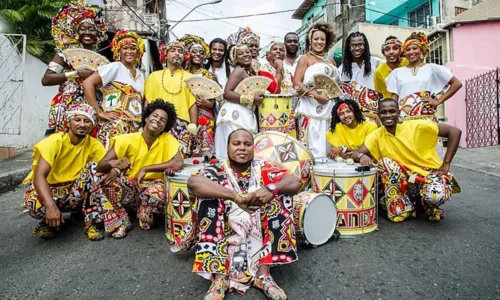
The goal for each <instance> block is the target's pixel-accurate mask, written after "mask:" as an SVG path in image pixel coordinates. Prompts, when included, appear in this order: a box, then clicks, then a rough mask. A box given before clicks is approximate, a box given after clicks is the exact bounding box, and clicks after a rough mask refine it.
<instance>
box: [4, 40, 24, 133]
mask: <svg viewBox="0 0 500 300" xmlns="http://www.w3.org/2000/svg"><path fill="white" fill-rule="evenodd" d="M25 60H26V35H24V34H0V70H1V71H0V134H14V135H19V134H21V105H22V102H23V90H24V88H23V87H24V64H25Z"/></svg>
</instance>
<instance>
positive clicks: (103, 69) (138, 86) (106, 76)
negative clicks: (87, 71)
mask: <svg viewBox="0 0 500 300" xmlns="http://www.w3.org/2000/svg"><path fill="white" fill-rule="evenodd" d="M97 72H98V73H99V76H101V79H102V85H103V86H105V85H107V84H108V83H110V82H111V81H116V82H120V83H123V84H128V85H130V86H132V87H133V88H134V89H135V90H136V91H137V92H138V93H140V94H142V93H143V92H144V74H142V72H141V71H140V70H139V69H137V68H136V69H135V72H136V76H135V78H134V76H132V73H130V71H129V69H127V67H125V65H124V64H122V63H121V62H119V61H115V62H112V63H110V64H107V65H104V66H100V67H99V68H97Z"/></svg>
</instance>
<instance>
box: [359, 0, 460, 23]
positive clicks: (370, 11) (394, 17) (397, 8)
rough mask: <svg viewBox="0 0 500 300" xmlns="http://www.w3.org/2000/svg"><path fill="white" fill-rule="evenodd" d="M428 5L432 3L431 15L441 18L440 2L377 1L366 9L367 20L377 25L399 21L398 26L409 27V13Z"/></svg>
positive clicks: (427, 0) (419, 0) (436, 0)
mask: <svg viewBox="0 0 500 300" xmlns="http://www.w3.org/2000/svg"><path fill="white" fill-rule="evenodd" d="M457 1H459V0H457ZM426 3H431V7H432V11H431V15H432V16H439V0H408V1H400V0H377V1H376V4H375V5H374V6H367V7H366V20H367V21H369V22H372V23H376V24H392V23H393V22H395V21H397V22H398V24H397V25H398V26H404V27H408V26H409V24H408V20H407V19H408V13H409V12H411V11H413V10H415V9H417V8H419V7H420V6H422V5H424V4H426ZM374 10H376V11H380V12H384V13H380V12H375V11H374ZM390 15H391V16H390Z"/></svg>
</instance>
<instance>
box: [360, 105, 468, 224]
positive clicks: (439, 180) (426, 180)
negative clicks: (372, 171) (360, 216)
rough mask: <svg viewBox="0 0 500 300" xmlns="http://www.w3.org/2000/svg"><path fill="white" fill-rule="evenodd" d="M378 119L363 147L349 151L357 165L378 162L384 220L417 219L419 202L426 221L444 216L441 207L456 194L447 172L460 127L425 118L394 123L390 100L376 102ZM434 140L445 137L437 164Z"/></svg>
mask: <svg viewBox="0 0 500 300" xmlns="http://www.w3.org/2000/svg"><path fill="white" fill-rule="evenodd" d="M378 116H379V118H380V121H381V122H382V125H383V127H380V128H378V129H377V130H375V131H374V132H372V133H371V134H370V135H368V137H366V140H365V143H364V145H362V146H361V147H360V148H359V149H358V150H357V151H355V152H354V153H353V156H354V157H357V158H358V159H359V160H360V163H361V165H363V166H371V165H372V159H371V158H370V157H372V158H374V159H375V160H377V161H378V167H379V172H380V175H381V177H382V183H383V186H384V192H385V196H384V197H383V199H382V200H383V201H382V202H383V203H382V204H383V205H385V206H386V207H387V214H388V218H389V221H391V222H402V221H404V220H405V219H407V218H410V217H416V211H415V205H416V204H417V203H416V202H417V201H418V202H419V204H422V207H423V209H424V211H425V213H426V216H427V218H428V220H429V221H433V222H439V221H440V220H441V219H443V217H444V213H443V211H442V210H441V209H440V206H441V205H442V204H444V203H445V202H447V201H449V200H450V199H451V194H452V192H459V191H460V189H459V187H458V184H457V183H456V181H455V180H454V178H453V175H452V174H451V173H450V165H451V161H452V159H453V157H454V156H455V153H456V152H457V149H458V144H459V142H460V136H461V134H462V132H461V131H460V129H458V128H456V127H454V126H451V125H447V124H438V123H436V122H432V121H427V120H411V121H410V120H409V121H404V122H403V123H401V124H399V106H398V102H397V101H395V100H393V99H384V100H382V101H380V103H379V107H378ZM439 137H445V138H447V139H448V148H447V150H446V154H445V156H444V161H441V159H440V158H439V156H438V154H437V152H436V143H437V141H438V138H439Z"/></svg>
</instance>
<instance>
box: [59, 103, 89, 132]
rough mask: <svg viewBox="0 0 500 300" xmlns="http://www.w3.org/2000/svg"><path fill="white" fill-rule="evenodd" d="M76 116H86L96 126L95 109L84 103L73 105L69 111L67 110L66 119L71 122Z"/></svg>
mask: <svg viewBox="0 0 500 300" xmlns="http://www.w3.org/2000/svg"><path fill="white" fill-rule="evenodd" d="M75 116H85V117H87V118H89V119H90V121H92V124H93V125H94V126H95V123H96V113H95V109H94V108H93V107H92V106H90V105H88V104H84V103H79V104H73V105H71V106H70V107H69V108H68V110H66V119H67V120H68V121H71V119H72V118H73V117H75Z"/></svg>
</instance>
